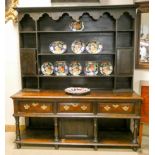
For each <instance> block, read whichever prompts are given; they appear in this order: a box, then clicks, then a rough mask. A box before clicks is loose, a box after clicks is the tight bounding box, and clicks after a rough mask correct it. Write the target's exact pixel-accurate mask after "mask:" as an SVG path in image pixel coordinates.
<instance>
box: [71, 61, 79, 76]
mask: <svg viewBox="0 0 155 155" xmlns="http://www.w3.org/2000/svg"><path fill="white" fill-rule="evenodd" d="M69 72H70V74H72V75H73V76H78V75H80V74H81V72H82V66H81V64H80V63H79V62H78V61H72V62H71V64H70V65H69Z"/></svg>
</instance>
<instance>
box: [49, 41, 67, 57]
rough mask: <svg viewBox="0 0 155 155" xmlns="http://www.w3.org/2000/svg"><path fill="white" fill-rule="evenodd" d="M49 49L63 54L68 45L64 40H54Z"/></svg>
mask: <svg viewBox="0 0 155 155" xmlns="http://www.w3.org/2000/svg"><path fill="white" fill-rule="evenodd" d="M49 50H50V51H51V52H52V53H53V54H63V53H64V52H66V50H67V45H66V44H65V43H64V42H63V41H54V42H52V43H51V44H50V45H49Z"/></svg>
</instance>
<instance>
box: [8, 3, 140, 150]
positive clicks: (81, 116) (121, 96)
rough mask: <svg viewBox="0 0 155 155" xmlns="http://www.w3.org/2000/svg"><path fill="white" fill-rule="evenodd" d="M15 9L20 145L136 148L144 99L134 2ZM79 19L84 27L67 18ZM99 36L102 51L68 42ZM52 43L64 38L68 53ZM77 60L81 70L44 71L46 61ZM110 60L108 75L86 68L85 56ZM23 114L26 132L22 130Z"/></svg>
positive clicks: (16, 107)
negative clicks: (72, 90) (138, 83)
mask: <svg viewBox="0 0 155 155" xmlns="http://www.w3.org/2000/svg"><path fill="white" fill-rule="evenodd" d="M16 9H17V11H18V23H19V38H20V60H21V81H22V90H21V91H19V92H17V93H16V94H15V95H13V96H12V97H11V98H12V99H13V103H14V114H13V116H14V117H15V122H16V140H15V142H16V144H17V148H20V147H21V145H25V144H31V145H32V144H35V145H36V144H38V145H51V146H54V147H55V148H58V147H59V146H62V145H70V146H87V147H88V146H92V147H94V149H97V148H98V147H105V146H106V147H109V146H110V147H131V148H133V150H137V148H138V147H139V146H140V144H139V142H138V134H139V123H140V108H141V97H140V96H139V95H137V94H136V93H135V92H134V91H133V68H134V48H135V39H134V38H135V23H136V22H135V21H136V7H135V6H134V5H128V6H106V7H105V6H94V7H90V6H85V7H46V8H45V7H44V8H41V7H38V8H16ZM76 21H80V22H82V23H83V29H82V30H80V31H73V29H71V27H70V24H71V23H72V22H75V23H76ZM75 40H81V41H82V42H84V43H85V44H87V43H88V42H91V41H94V40H95V41H97V42H100V43H101V44H102V46H103V50H102V51H101V52H99V53H97V54H93V53H88V52H87V51H86V50H85V51H83V52H82V53H80V54H75V53H74V52H72V50H71V44H72V43H73V41H75ZM54 41H63V42H65V43H66V44H67V51H66V52H65V53H62V54H53V53H52V52H50V50H49V45H50V44H51V42H54ZM58 61H62V62H64V61H65V62H66V64H67V65H69V64H70V63H72V61H78V62H79V63H80V64H81V66H82V71H81V73H80V74H79V75H72V74H70V73H67V74H66V75H64V76H61V75H59V74H58V75H56V74H55V73H52V74H50V75H44V74H43V73H42V69H41V67H42V65H43V63H44V62H50V63H52V64H55V63H56V62H58ZM90 61H91V62H95V63H97V64H98V65H100V63H102V62H106V61H108V62H110V64H111V65H112V66H111V67H112V72H111V73H110V74H109V75H104V74H101V73H102V72H100V68H99V71H98V72H97V73H96V74H94V75H91V76H90V75H87V74H85V72H84V69H85V68H86V67H85V64H86V62H90ZM67 87H87V88H90V90H91V91H90V93H88V94H86V95H76V96H75V95H69V94H66V93H65V92H64V89H65V88H67ZM20 117H24V118H25V124H26V127H25V130H24V131H23V130H20Z"/></svg>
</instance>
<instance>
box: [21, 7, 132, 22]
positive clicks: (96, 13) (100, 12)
mask: <svg viewBox="0 0 155 155" xmlns="http://www.w3.org/2000/svg"><path fill="white" fill-rule="evenodd" d="M124 12H127V13H128V14H129V15H130V16H131V17H132V18H135V11H133V10H125V9H122V10H121V11H120V12H116V10H95V11H93V10H92V11H88V10H85V11H63V12H53V11H51V12H40V13H34V12H31V13H27V12H25V13H20V15H19V18H18V20H19V21H20V20H22V18H24V16H25V14H29V15H30V17H31V18H33V20H35V21H37V20H39V19H40V18H42V17H43V15H44V14H47V15H48V16H49V17H51V18H52V19H53V20H59V19H60V18H61V17H62V16H63V15H64V14H68V16H70V17H72V18H73V20H75V21H78V20H79V18H80V17H82V16H83V14H88V15H89V16H90V17H91V18H92V19H94V20H98V19H99V18H100V17H101V16H103V14H105V13H108V14H109V16H110V17H112V18H113V19H115V20H116V19H119V18H120V17H121V16H122V15H123V14H124Z"/></svg>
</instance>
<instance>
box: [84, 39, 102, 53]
mask: <svg viewBox="0 0 155 155" xmlns="http://www.w3.org/2000/svg"><path fill="white" fill-rule="evenodd" d="M102 49H103V46H102V44H101V43H100V42H97V41H95V40H94V41H90V42H89V43H88V44H87V46H86V51H87V52H88V53H90V54H97V53H100V52H101V51H102Z"/></svg>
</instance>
